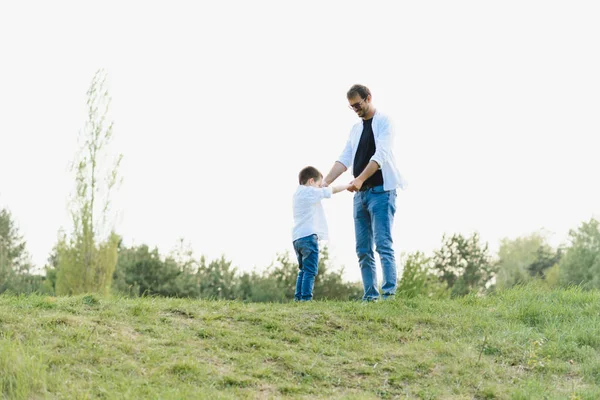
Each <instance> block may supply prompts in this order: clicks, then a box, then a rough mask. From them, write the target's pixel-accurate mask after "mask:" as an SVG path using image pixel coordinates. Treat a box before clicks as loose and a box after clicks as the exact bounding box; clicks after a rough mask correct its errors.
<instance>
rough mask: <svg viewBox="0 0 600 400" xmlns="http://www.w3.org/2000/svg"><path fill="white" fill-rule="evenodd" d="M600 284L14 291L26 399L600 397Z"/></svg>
mask: <svg viewBox="0 0 600 400" xmlns="http://www.w3.org/2000/svg"><path fill="white" fill-rule="evenodd" d="M599 350H600V293H598V292H581V291H579V290H576V289H573V290H556V291H547V290H544V289H541V288H536V287H532V286H529V287H523V288H518V289H514V290H511V291H507V292H504V293H501V294H498V295H494V296H488V297H479V298H478V297H466V298H462V299H457V300H429V299H420V298H417V299H403V298H398V299H395V300H391V301H387V302H380V303H371V304H361V303H358V302H326V301H322V302H321V301H316V302H313V303H309V304H257V303H252V304H244V303H239V302H225V301H198V300H185V299H163V298H161V299H158V298H141V299H125V298H112V299H102V298H98V297H94V296H79V297H64V298H55V297H43V296H30V297H16V296H6V295H4V296H0V395H1V396H2V397H3V398H9V399H12V398H17V399H44V398H61V399H62V398H64V399H88V398H106V399H140V398H150V399H158V398H160V399H188V398H207V399H217V398H310V399H313V398H328V399H329V398H343V399H377V398H385V399H388V398H390V399H391V398H410V399H412V398H424V399H473V398H475V399H496V398H497V399H545V398H549V399H554V398H556V399H598V398H600V385H599V384H600V357H599Z"/></svg>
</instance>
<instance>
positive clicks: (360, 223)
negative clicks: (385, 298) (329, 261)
mask: <svg viewBox="0 0 600 400" xmlns="http://www.w3.org/2000/svg"><path fill="white" fill-rule="evenodd" d="M366 193H367V192H357V193H356V194H355V195H354V234H355V236H356V255H357V256H358V264H359V265H360V273H361V275H362V281H363V288H364V294H363V300H376V299H377V298H379V290H378V289H377V267H376V266H375V254H374V253H373V230H372V227H371V215H370V213H369V210H368V209H367V204H366Z"/></svg>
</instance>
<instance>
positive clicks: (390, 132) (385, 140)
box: [371, 118, 394, 168]
mask: <svg viewBox="0 0 600 400" xmlns="http://www.w3.org/2000/svg"><path fill="white" fill-rule="evenodd" d="M378 125H379V126H378V128H377V130H378V132H377V134H376V135H374V136H375V154H373V157H371V161H375V162H376V163H377V164H378V165H379V168H381V167H383V165H384V164H385V163H386V162H387V160H388V159H389V154H390V153H391V151H392V147H393V145H394V129H393V127H392V124H391V123H390V121H389V119H387V118H382V119H381V120H380V121H379V124H378Z"/></svg>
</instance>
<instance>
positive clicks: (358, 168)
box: [353, 118, 383, 187]
mask: <svg viewBox="0 0 600 400" xmlns="http://www.w3.org/2000/svg"><path fill="white" fill-rule="evenodd" d="M372 124H373V118H371V119H367V120H363V131H362V134H361V136H360V142H359V143H358V149H356V155H355V156H354V171H353V174H354V177H355V178H356V177H357V176H359V175H360V174H361V172H363V171H364V169H365V168H366V167H367V165H368V164H369V161H370V160H371V157H373V154H375V136H373V126H372ZM378 185H383V175H382V174H381V169H378V170H377V172H375V173H374V174H373V175H371V177H370V178H369V179H367V180H366V181H365V183H364V184H363V187H372V186H378Z"/></svg>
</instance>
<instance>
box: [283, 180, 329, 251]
mask: <svg viewBox="0 0 600 400" xmlns="http://www.w3.org/2000/svg"><path fill="white" fill-rule="evenodd" d="M332 194H333V190H332V188H331V187H324V188H318V187H314V186H305V185H299V186H298V189H296V192H295V193H294V199H293V208H294V228H293V229H292V241H294V240H297V239H300V238H303V237H306V236H310V235H313V234H316V235H317V237H318V238H319V240H328V236H329V231H328V228H327V220H326V218H325V211H324V210H323V205H322V204H321V200H323V199H328V198H330V197H331V195H332Z"/></svg>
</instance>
